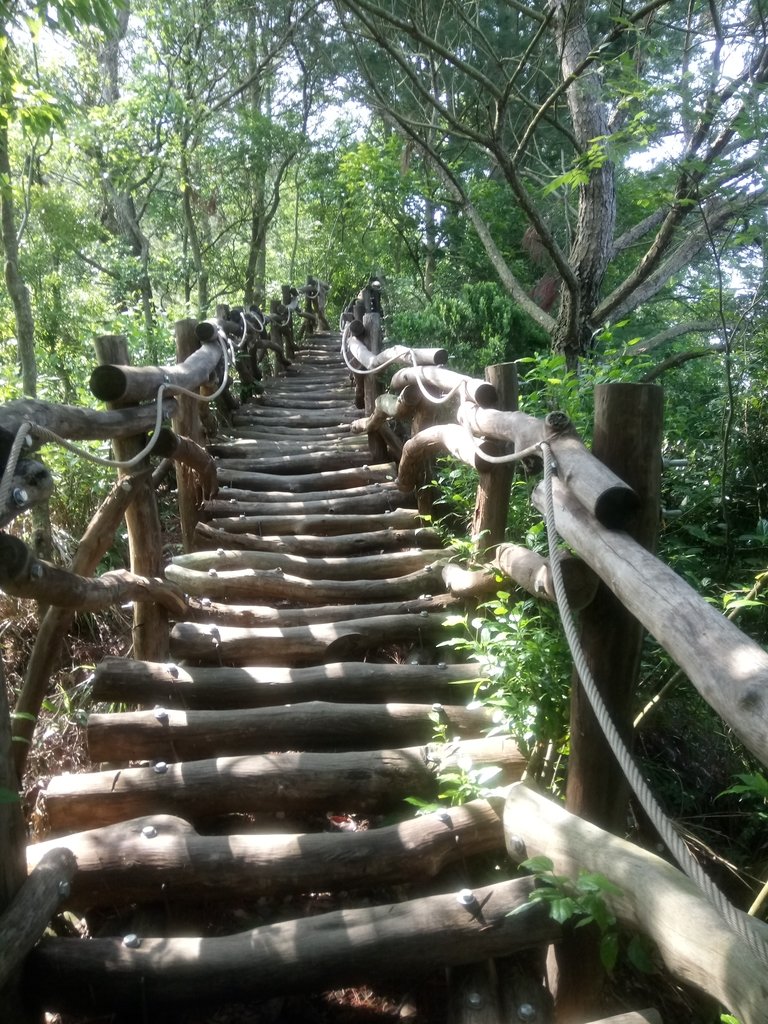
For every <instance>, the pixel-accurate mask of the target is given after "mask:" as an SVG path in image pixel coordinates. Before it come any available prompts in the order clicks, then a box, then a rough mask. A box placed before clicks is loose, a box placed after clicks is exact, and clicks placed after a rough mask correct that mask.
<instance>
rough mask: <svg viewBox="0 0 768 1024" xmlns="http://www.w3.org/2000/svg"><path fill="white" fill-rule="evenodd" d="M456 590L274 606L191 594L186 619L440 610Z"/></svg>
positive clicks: (264, 621)
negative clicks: (387, 598) (354, 601)
mask: <svg viewBox="0 0 768 1024" xmlns="http://www.w3.org/2000/svg"><path fill="white" fill-rule="evenodd" d="M457 603H458V598H457V597H456V596H455V595H454V594H450V593H447V594H432V595H428V596H427V595H425V596H424V597H416V598H413V599H412V600H410V601H384V602H379V603H373V604H326V605H317V607H315V608H288V607H285V606H283V607H280V608H275V607H273V606H272V605H258V604H225V603H223V602H221V603H217V602H214V601H211V600H210V598H190V599H189V600H188V601H187V606H186V611H185V618H184V621H185V622H199V623H204V624H207V625H209V626H212V625H221V626H247V627H256V626H281V627H288V626H311V625H314V624H317V623H327V622H341V621H343V620H346V619H370V618H376V617H377V616H380V615H412V614H414V613H415V612H437V611H441V612H443V613H444V614H447V613H446V609H448V608H451V607H453V606H456V605H457Z"/></svg>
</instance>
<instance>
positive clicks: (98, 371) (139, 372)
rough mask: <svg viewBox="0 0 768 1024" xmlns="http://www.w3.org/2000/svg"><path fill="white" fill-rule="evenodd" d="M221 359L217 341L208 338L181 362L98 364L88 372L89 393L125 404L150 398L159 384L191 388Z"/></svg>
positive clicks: (207, 375) (203, 379)
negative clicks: (124, 364)
mask: <svg viewBox="0 0 768 1024" xmlns="http://www.w3.org/2000/svg"><path fill="white" fill-rule="evenodd" d="M221 361H222V347H221V345H220V344H219V342H218V341H208V342H204V343H203V344H202V345H201V346H200V348H198V349H197V351H196V352H193V353H192V354H191V355H189V356H188V357H187V358H186V359H185V360H184V362H183V363H176V364H174V365H173V366H120V365H115V364H102V365H101V366H97V367H95V369H94V370H93V372H92V373H91V379H90V389H91V394H92V395H94V396H95V397H96V398H99V399H101V400H102V401H103V402H119V403H121V404H123V405H127V404H132V403H138V402H145V401H149V400H151V399H154V398H155V397H156V396H157V392H158V389H159V388H160V385H161V384H167V385H170V386H176V387H182V388H187V390H189V391H194V390H195V389H196V388H198V387H200V385H201V384H204V383H205V382H206V381H207V380H208V379H209V377H210V376H211V374H212V373H213V372H214V371H215V370H216V367H217V366H218V365H219V363H221Z"/></svg>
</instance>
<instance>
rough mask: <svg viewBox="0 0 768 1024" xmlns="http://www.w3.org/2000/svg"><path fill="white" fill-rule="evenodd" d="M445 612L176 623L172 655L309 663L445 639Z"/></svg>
mask: <svg viewBox="0 0 768 1024" xmlns="http://www.w3.org/2000/svg"><path fill="white" fill-rule="evenodd" d="M444 621H445V613H444V612H432V613H430V612H426V611H425V612H417V613H415V614H410V615H408V614H406V615H382V616H379V617H378V618H373V617H372V616H367V617H364V618H359V619H346V620H342V621H338V622H318V623H313V624H311V625H307V626H284V625H279V626H255V627H243V626H223V625H222V626H219V625H211V624H208V623H206V624H202V623H201V624H199V625H198V624H197V623H193V622H177V623H176V625H175V626H174V627H173V629H172V630H171V656H172V657H174V658H179V659H182V660H186V659H190V660H194V661H216V662H221V661H224V662H227V663H228V664H233V663H234V664H244V663H245V664H251V665H308V664H310V665H311V664H317V663H318V662H321V661H327V660H339V658H342V657H344V658H349V657H352V656H353V655H354V656H356V657H362V656H363V655H364V654H365V653H366V652H367V651H375V650H379V649H381V648H383V647H388V646H390V645H395V646H399V645H402V644H413V643H418V644H419V645H421V646H429V645H430V644H432V643H435V642H436V641H437V640H439V639H440V638H441V637H445V636H446V635H447V634H446V632H445V626H444V625H443V623H444Z"/></svg>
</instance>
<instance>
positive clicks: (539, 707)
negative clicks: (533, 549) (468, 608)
mask: <svg viewBox="0 0 768 1024" xmlns="http://www.w3.org/2000/svg"><path fill="white" fill-rule="evenodd" d="M447 622H448V623H449V624H450V625H451V626H463V627H464V630H465V634H464V636H459V637H454V638H451V639H450V640H446V641H444V644H443V645H444V646H447V647H453V648H455V649H456V650H459V651H462V652H463V653H464V654H466V655H468V656H469V659H470V660H471V661H475V662H477V663H478V664H480V665H481V666H482V668H483V673H484V675H485V676H486V677H487V681H484V682H481V683H480V684H479V685H478V687H477V690H476V699H479V700H481V701H482V703H483V704H484V705H485V706H486V707H490V708H492V709H493V711H494V718H495V721H496V727H495V729H496V731H503V732H510V733H511V734H512V735H513V736H515V737H516V738H517V740H518V742H519V743H520V744H521V745H522V747H523V749H524V750H526V751H530V750H531V749H532V748H533V747H534V746H535V745H536V744H538V743H550V742H551V743H553V744H554V745H555V746H556V748H558V749H562V748H564V747H565V745H566V742H567V736H568V699H569V694H570V676H571V663H570V656H569V654H568V648H567V644H566V642H565V639H564V636H563V633H562V630H561V629H560V626H559V621H558V619H557V612H556V611H555V610H554V609H552V608H551V607H550V606H549V605H546V604H543V603H541V604H540V603H538V602H536V601H533V600H531V599H525V600H518V601H514V600H512V597H511V595H510V594H509V593H506V592H504V591H499V593H498V595H497V597H496V599H495V600H494V601H490V602H488V603H486V604H484V605H481V606H480V607H479V608H478V613H477V614H476V615H474V616H467V615H463V616H458V615H457V616H450V617H449V618H448V620H447Z"/></svg>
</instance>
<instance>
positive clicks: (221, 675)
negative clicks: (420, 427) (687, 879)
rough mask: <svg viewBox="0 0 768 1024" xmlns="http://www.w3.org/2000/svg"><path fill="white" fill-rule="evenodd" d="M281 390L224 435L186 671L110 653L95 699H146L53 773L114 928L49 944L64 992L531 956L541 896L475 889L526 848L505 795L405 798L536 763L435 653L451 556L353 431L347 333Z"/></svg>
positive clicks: (187, 626)
mask: <svg viewBox="0 0 768 1024" xmlns="http://www.w3.org/2000/svg"><path fill="white" fill-rule="evenodd" d="M265 383H266V388H265V391H264V394H263V395H262V396H260V397H259V398H258V399H256V400H255V401H254V402H253V403H252V404H250V405H246V406H243V407H241V408H240V410H239V411H238V412H237V414H236V415H235V417H234V425H233V428H232V430H231V431H230V433H229V436H227V437H221V438H218V439H217V440H216V442H215V443H214V444H212V445H211V446H210V450H211V452H212V453H213V454H214V455H215V456H216V458H217V460H218V476H219V482H220V487H221V490H220V491H219V494H218V495H217V497H216V498H215V499H214V500H212V501H210V502H208V503H207V504H206V507H205V516H206V521H205V522H204V523H201V524H200V526H199V528H198V540H199V549H198V550H197V551H195V552H193V553H190V554H186V555H179V556H176V557H174V558H173V560H172V562H171V564H170V565H169V566H168V567H167V570H166V575H167V577H168V579H170V580H172V581H174V582H176V583H178V584H179V586H181V588H182V589H183V590H184V591H185V592H186V593H188V594H189V595H190V598H191V600H190V617H189V618H188V619H187V621H183V622H176V623H175V625H174V626H173V629H172V633H171V656H172V658H173V659H174V663H173V664H156V663H147V662H137V661H131V660H129V659H117V658H110V659H107V660H106V661H104V662H103V663H102V664H101V665H100V666H98V667H97V670H96V674H95V684H94V700H95V701H97V702H102V706H103V704H104V702H119V703H120V704H123V705H128V706H130V707H134V708H138V709H137V710H127V711H119V712H108V713H105V712H103V711H100V712H99V713H94V714H92V715H91V716H90V718H89V722H88V730H87V731H88V742H89V748H90V753H91V757H92V759H93V760H94V761H97V762H102V766H101V770H100V771H94V772H89V773H84V774H79V775H69V776H60V777H58V778H55V779H53V780H52V782H51V784H50V785H49V788H48V792H47V796H46V807H47V814H48V819H49V823H50V827H51V830H52V834H53V835H56V836H62V837H64V836H66V838H63V839H61V840H60V841H61V842H65V843H66V844H67V845H70V846H71V847H72V848H73V849H74V850H75V852H76V855H77V857H78V865H79V870H78V873H77V875H76V878H75V881H74V883H73V887H72V895H71V902H72V904H73V905H74V906H75V907H76V908H77V909H78V910H81V911H82V910H84V909H86V908H88V910H89V913H92V912H93V908H94V907H96V908H103V909H104V911H105V912H106V911H107V910H108V911H109V914H110V915H111V916H110V917H109V923H108V925H106V926H105V933H104V935H105V937H103V938H102V937H99V938H94V939H92V940H91V941H90V942H88V943H80V942H75V941H73V940H66V939H52V940H47V941H46V942H44V943H43V944H42V945H41V947H39V950H38V952H37V953H36V954H35V957H36V960H37V962H38V976H41V975H40V973H39V972H41V971H45V972H47V976H48V977H49V978H51V986H50V987H51V989H52V990H54V993H55V1001H56V1003H57V1004H58V1003H61V1005H62V1006H63V1007H65V1008H66V1007H74V1008H76V1009H79V1010H84V1009H85V1008H86V1007H92V1008H93V1009H100V1010H103V1009H105V1008H107V1009H110V1010H117V1011H118V1012H128V1011H126V1010H125V1009H124V1008H125V1007H132V1008H133V1009H132V1010H131V1011H130V1012H136V1008H137V1007H138V1006H145V1007H147V1006H148V1007H152V1012H151V1013H150V1015H149V1017H148V1018H147V1019H150V1020H152V1021H155V1020H165V1019H167V1020H168V1021H171V1020H174V1021H175V1020H187V1019H189V1020H193V1019H194V1020H196V1019H200V1020H202V1019H207V1018H203V1017H200V1018H195V1017H194V1015H193V1016H189V1017H183V1016H178V1013H180V1012H181V1011H180V1010H178V1007H179V1006H182V1005H183V1006H187V1007H188V1006H189V1004H190V1002H192V1003H195V1004H198V1005H200V1006H207V1007H210V1006H217V1005H221V1004H222V1003H224V1002H226V1001H227V1000H232V999H249V1000H253V999H263V998H267V997H275V996H279V997H281V998H286V997H288V996H290V995H292V994H294V993H295V992H296V990H297V989H308V990H314V991H323V990H326V989H331V988H335V987H338V986H347V985H355V984H359V983H363V982H365V983H369V982H371V981H375V980H376V979H381V978H392V977H393V976H394V977H400V976H402V975H403V974H406V975H407V974H409V973H416V974H420V973H423V971H424V970H425V969H427V970H428V969H430V968H435V967H440V966H443V965H444V964H448V963H461V962H464V961H467V960H471V959H479V958H481V957H483V956H484V955H488V954H489V953H492V952H494V951H498V950H500V949H504V950H505V951H508V949H509V944H510V939H509V937H508V936H507V937H505V934H504V933H505V932H506V929H507V926H506V925H505V923H504V922H505V915H506V913H507V912H508V910H509V909H510V907H511V906H513V905H514V901H515V900H518V899H519V894H511V895H510V896H509V900H511V901H512V902H511V903H509V902H508V903H504V902H503V901H502V902H499V898H498V896H495V897H494V903H492V904H490V905H489V906H488V907H487V908H485V907H484V908H483V909H484V913H485V916H484V915H483V914H482V913H481V914H480V915H479V917H477V916H476V915H475V914H474V913H472V912H468V911H467V909H466V907H465V906H462V905H461V901H460V900H459V899H457V894H460V893H461V891H462V890H463V889H465V888H466V887H467V886H469V885H471V884H473V883H474V884H476V883H477V879H478V877H479V876H478V873H477V871H475V870H474V869H473V868H472V864H474V863H476V862H477V861H478V858H479V859H480V861H481V862H482V863H483V864H485V861H487V860H488V859H489V858H494V857H495V858H496V859H501V858H503V847H504V839H503V829H502V823H501V818H500V808H498V807H495V806H492V805H491V804H490V803H488V802H487V801H484V800H476V801H473V802H472V803H470V804H468V805H465V806H464V807H461V808H449V807H446V808H444V809H436V810H434V811H432V812H431V813H428V814H425V815H423V816H422V817H419V818H414V817H413V808H412V807H411V808H409V807H408V804H407V803H406V801H407V799H408V798H417V799H419V800H422V801H424V802H426V803H428V802H430V801H433V800H435V798H436V796H437V791H438V775H440V774H441V772H445V771H451V770H454V771H456V770H457V765H458V766H464V767H466V766H467V765H468V764H469V763H470V762H471V764H472V765H473V766H475V767H477V766H480V765H483V764H496V765H499V766H500V767H501V768H502V778H503V780H504V781H512V780H514V779H516V778H519V777H520V774H521V772H522V770H523V764H522V760H521V758H520V755H519V754H518V752H517V751H516V749H515V748H514V747H512V745H510V744H508V743H505V741H504V740H502V739H493V738H492V739H488V738H482V737H483V736H484V734H485V733H486V732H487V731H488V728H489V726H490V724H491V723H490V721H489V718H488V713H487V711H485V710H483V709H477V710H474V709H471V708H468V707H467V704H468V703H469V702H470V701H471V698H472V693H473V689H474V687H475V685H476V683H477V681H478V678H479V675H478V669H477V667H476V666H473V665H467V664H465V665H456V664H445V663H443V661H442V659H441V654H440V651H439V650H437V649H436V647H435V645H436V644H438V643H439V642H440V640H441V639H442V638H444V637H445V635H446V634H445V632H444V629H443V625H442V623H443V620H444V618H445V614H446V613H445V608H446V607H447V606H449V605H450V604H452V599H451V598H450V596H449V595H447V594H444V593H441V591H442V590H443V584H442V579H441V574H440V562H441V560H444V559H445V558H446V557H447V552H445V551H444V550H443V549H442V548H441V542H440V540H439V538H438V536H437V535H436V533H435V532H434V531H433V530H431V529H428V528H425V527H424V525H423V523H422V521H421V519H420V517H419V515H418V512H417V511H416V509H415V507H414V504H415V501H414V498H413V495H408V494H403V493H402V492H400V491H399V490H398V489H397V485H396V483H395V477H396V472H397V470H396V466H395V465H394V464H393V463H383V464H379V465H372V464H371V459H370V455H369V453H368V445H367V438H366V435H364V434H363V435H355V434H352V433H351V432H350V430H349V423H350V421H351V420H353V419H355V418H357V417H358V416H360V415H361V414H360V412H359V410H358V409H357V408H355V403H354V388H353V387H352V386H351V384H350V374H349V371H348V370H347V368H346V367H345V366H344V365H343V363H342V361H341V358H340V355H339V338H338V336H333V335H328V336H316V337H314V338H312V339H310V340H309V342H308V345H307V347H305V348H304V349H303V350H302V351H301V352H300V354H299V358H298V361H297V362H296V363H295V364H294V365H293V366H292V367H291V368H290V369H289V371H288V372H286V373H284V374H282V375H281V376H280V377H278V378H276V379H271V380H269V381H267V382H265ZM442 656H443V657H445V655H444V654H443V655H442ZM438 735H439V737H440V738H441V739H443V740H445V741H447V742H439V743H438V742H435V740H436V736H438ZM458 770H459V771H461V767H459V769H458ZM55 843H56V840H54V841H53V842H52V843H47V844H43V846H49V845H54V844H55ZM481 874H482V872H481ZM497 877H498V876H497ZM484 880H487V879H484ZM510 884H511V885H512V884H515V885H516V884H517V883H510ZM434 894H441V895H434ZM489 898H490V897H489ZM435 900H436V901H437V903H435V902H434V901H435ZM430 901H432V902H430ZM441 901H442V902H441ZM457 915H458V920H457ZM491 922H495V924H494V927H493V928H491V927H490V926H489V925H490V923H491ZM515 927H516V926H515ZM467 928H468V929H469V934H468V933H467ZM115 929H117V931H115ZM189 936H193V938H189ZM470 940H471V942H470ZM468 943H469V945H468ZM513 945H514V943H513ZM63 979H66V980H63ZM46 987H48V986H46ZM174 1008H175V1009H174ZM142 1012H145V1011H142ZM185 1012H187V1013H189V1012H191V1011H189V1010H186V1011H185ZM162 1013H166V1014H170V1016H167V1017H162ZM120 1019H122V1018H120ZM131 1019H136V1020H139V1019H142V1018H140V1017H134V1018H131ZM249 1019H250V1018H249ZM253 1019H254V1020H259V1019H261V1017H258V1016H256V1017H253ZM265 1019H266V1018H265ZM286 1019H289V1018H286Z"/></svg>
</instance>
